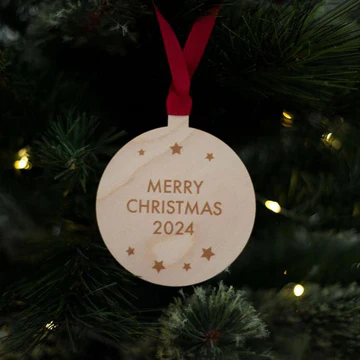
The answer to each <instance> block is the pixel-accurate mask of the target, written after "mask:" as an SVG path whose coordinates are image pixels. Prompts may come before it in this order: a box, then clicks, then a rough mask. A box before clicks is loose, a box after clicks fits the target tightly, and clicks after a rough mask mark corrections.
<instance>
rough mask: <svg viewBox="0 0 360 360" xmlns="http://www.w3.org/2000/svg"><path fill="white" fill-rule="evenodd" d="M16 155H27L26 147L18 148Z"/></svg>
mask: <svg viewBox="0 0 360 360" xmlns="http://www.w3.org/2000/svg"><path fill="white" fill-rule="evenodd" d="M18 155H19V156H20V157H23V156H26V155H27V149H26V148H23V149H20V150H19V151H18Z"/></svg>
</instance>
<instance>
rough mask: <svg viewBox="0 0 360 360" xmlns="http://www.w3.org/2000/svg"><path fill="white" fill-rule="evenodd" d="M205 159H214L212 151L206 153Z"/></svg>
mask: <svg viewBox="0 0 360 360" xmlns="http://www.w3.org/2000/svg"><path fill="white" fill-rule="evenodd" d="M205 159H208V160H209V161H211V160H213V159H215V158H214V154H213V153H211V154H210V153H207V156H206V158H205Z"/></svg>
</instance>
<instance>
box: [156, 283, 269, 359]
mask: <svg viewBox="0 0 360 360" xmlns="http://www.w3.org/2000/svg"><path fill="white" fill-rule="evenodd" d="M181 294H182V298H176V299H175V300H174V302H173V303H172V304H170V306H169V307H168V309H166V310H165V311H164V314H163V316H162V317H161V319H160V325H161V333H160V342H161V345H160V347H159V351H158V356H159V358H160V359H168V358H170V359H197V358H198V359H220V358H221V359H229V360H230V359H244V358H245V357H244V356H250V355H255V353H253V352H251V351H250V350H248V349H247V344H246V342H247V341H249V340H251V339H263V338H265V337H266V336H267V335H268V332H267V330H266V328H265V324H264V323H263V322H262V321H261V320H260V318H259V317H258V316H257V314H256V311H255V309H254V308H253V307H252V306H251V305H250V304H249V303H248V302H247V301H246V299H245V298H244V293H243V292H241V291H236V290H235V289H234V288H233V287H227V286H225V285H224V284H223V283H220V284H219V287H218V288H212V289H210V288H204V287H196V288H195V289H194V294H192V295H190V296H187V297H186V296H185V295H184V293H183V292H182V291H181ZM249 358H251V357H249ZM268 358H270V357H268Z"/></svg>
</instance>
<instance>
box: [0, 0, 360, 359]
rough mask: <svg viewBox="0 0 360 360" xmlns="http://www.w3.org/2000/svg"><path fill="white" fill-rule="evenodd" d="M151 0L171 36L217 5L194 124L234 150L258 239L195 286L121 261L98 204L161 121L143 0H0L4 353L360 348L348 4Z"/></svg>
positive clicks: (311, 353)
mask: <svg viewBox="0 0 360 360" xmlns="http://www.w3.org/2000/svg"><path fill="white" fill-rule="evenodd" d="M155 3H156V6H157V7H158V9H159V10H160V11H161V13H162V14H163V15H164V17H165V18H166V19H167V20H168V22H169V23H170V24H171V26H172V28H173V29H174V32H175V33H176V36H177V37H178V39H179V42H180V44H181V46H183V45H184V43H185V41H186V39H187V36H188V34H189V31H190V29H191V27H192V25H193V24H194V22H195V21H196V19H198V18H199V17H201V16H203V15H204V14H207V13H208V11H209V10H210V9H211V8H212V7H213V6H217V5H221V7H220V11H219V13H218V15H217V19H216V24H215V27H214V29H213V32H212V34H211V37H210V40H209V43H208V44H207V47H206V50H205V53H204V55H203V58H202V60H201V62H200V65H199V67H198V69H197V70H196V72H195V74H194V76H193V79H192V83H191V96H192V98H193V109H192V113H191V117H190V125H191V127H193V128H196V129H201V130H203V131H206V132H208V133H210V134H213V135H215V136H216V137H218V138H219V139H221V140H222V141H224V142H225V143H226V144H228V145H229V146H230V147H231V148H232V149H233V150H234V151H235V152H236V153H237V154H238V156H239V157H240V158H241V160H242V161H243V163H244V164H245V165H246V168H247V170H248V172H249V174H250V177H251V180H252V182H253V185H254V190H255V193H256V219H255V224H254V227H253V230H252V234H251V237H250V239H249V241H248V242H247V245H246V247H245V249H244V251H242V252H241V254H240V255H239V256H238V257H237V258H236V260H235V261H234V262H233V263H231V265H230V266H229V267H228V268H227V269H226V270H225V271H222V272H221V273H220V274H218V275H217V276H215V277H213V278H211V279H209V280H207V281H206V282H203V283H199V284H196V285H194V286H185V287H165V286H161V285H156V284H153V283H150V282H147V281H144V280H142V279H141V278H139V277H137V276H135V275H133V274H132V273H130V272H129V271H127V270H126V269H125V268H123V267H122V266H121V265H120V264H119V263H118V262H117V261H116V260H115V259H114V257H113V256H112V254H111V253H110V251H109V250H108V248H107V246H106V245H105V243H104V241H103V239H102V236H101V235H100V232H99V228H98V225H97V220H96V212H95V202H96V194H97V189H98V186H99V182H100V178H101V176H102V174H103V172H104V170H105V168H106V166H107V164H108V163H109V161H110V159H111V158H112V156H114V154H115V153H116V152H117V151H118V150H119V149H120V148H122V147H123V146H125V144H126V143H128V142H129V141H131V140H132V139H134V138H136V137H137V136H138V135H140V134H142V133H144V132H146V131H149V130H152V129H155V128H159V127H163V126H166V123H167V115H166V108H165V100H166V96H167V92H168V89H169V85H170V83H171V73H170V71H169V65H168V62H167V57H166V53H165V49H164V43H163V40H162V37H161V33H160V30H159V24H158V22H157V19H156V16H155V12H154V7H153V4H152V2H151V1H150V0H147V1H145V0H124V1H119V0H53V1H48V0H0V105H1V106H0V114H1V126H0V160H1V161H0V267H1V277H0V287H1V292H0V295H1V297H0V359H4V360H5V359H6V360H10V359H20V358H25V359H109V360H110V359H111V360H112V359H127V360H135V359H138V360H140V359H143V360H145V359H147V360H149V359H151V360H154V359H160V360H165V359H168V360H172V359H174V360H180V359H183V360H185V359H189V360H190V359H193V360H195V359H196V360H203V359H204V360H205V359H206V360H236V359H259V360H260V359H279V360H305V359H306V360H318V359H321V360H322V359H327V360H350V359H351V360H353V359H354V360H355V359H358V357H359V355H358V354H359V351H360V287H359V281H360V217H359V215H360V147H359V137H360V126H359V114H360V108H359V100H360V91H359V80H360V76H359V69H360V52H359V48H360V24H359V22H358V15H359V14H360V4H359V2H358V0H342V1H313V0H304V1H300V0H299V1H272V0H256V1H248V0H227V1H223V2H221V4H219V2H217V1H213V0H203V1H199V0H179V1H177V0H172V1H165V0H157V1H155ZM140 155H141V154H140ZM210 160H211V158H209V161H210ZM118 171H119V172H121V171H122V170H121V168H120V169H118ZM242 211H244V209H242V210H241V212H242ZM239 213H240V209H239ZM118 222H119V224H120V225H121V223H122V219H121V218H119V219H118ZM139 226H141V224H139ZM223 240H224V239H219V242H221V241H223ZM129 251H133V249H132V250H131V248H130V249H129ZM129 255H130V252H129ZM209 256H210V255H209ZM187 270H188V269H186V271H187Z"/></svg>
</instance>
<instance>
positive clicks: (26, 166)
mask: <svg viewBox="0 0 360 360" xmlns="http://www.w3.org/2000/svg"><path fill="white" fill-rule="evenodd" d="M17 155H18V157H19V158H18V160H16V161H15V162H14V168H15V169H17V170H30V169H31V168H32V164H31V163H30V161H29V156H30V155H29V153H28V149H27V148H23V149H20V150H19V151H18V152H17Z"/></svg>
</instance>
